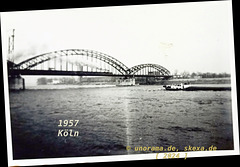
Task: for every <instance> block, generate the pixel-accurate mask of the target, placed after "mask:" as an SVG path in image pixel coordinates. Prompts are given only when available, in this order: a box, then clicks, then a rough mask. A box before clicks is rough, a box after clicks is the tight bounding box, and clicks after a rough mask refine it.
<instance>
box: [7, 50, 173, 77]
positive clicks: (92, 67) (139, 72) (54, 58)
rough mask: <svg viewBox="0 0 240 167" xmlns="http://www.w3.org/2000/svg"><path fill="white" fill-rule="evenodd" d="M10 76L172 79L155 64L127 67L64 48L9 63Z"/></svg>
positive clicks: (93, 53)
mask: <svg viewBox="0 0 240 167" xmlns="http://www.w3.org/2000/svg"><path fill="white" fill-rule="evenodd" d="M8 66H9V68H8V70H9V74H10V75H76V76H117V77H121V76H125V77H131V76H132V77H133V76H134V77H163V78H169V77H171V75H170V71H169V70H167V69H166V68H165V67H163V66H161V65H158V64H140V65H136V66H134V67H131V68H128V67H127V66H126V65H125V64H123V63H122V62H121V61H119V60H117V59H116V58H114V57H112V56H109V55H107V54H104V53H101V52H98V51H93V50H87V49H67V50H59V51H54V52H49V53H44V54H41V55H37V56H34V57H31V58H29V59H27V60H24V61H22V62H20V63H18V64H14V63H11V62H9V63H8Z"/></svg>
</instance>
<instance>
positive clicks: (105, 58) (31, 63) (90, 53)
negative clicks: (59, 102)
mask: <svg viewBox="0 0 240 167" xmlns="http://www.w3.org/2000/svg"><path fill="white" fill-rule="evenodd" d="M72 55H76V56H86V57H89V58H95V59H98V60H100V61H102V62H104V63H107V64H108V65H110V66H112V67H113V68H114V69H116V70H117V71H118V72H119V73H120V74H123V75H125V74H126V73H127V70H128V67H127V66H126V65H124V64H123V63H122V62H120V61H119V60H117V59H115V58H114V57H112V56H109V55H107V54H104V53H101V52H98V51H94V50H87V49H67V50H59V51H53V52H49V53H44V54H41V55H37V56H34V57H32V58H29V59H27V60H24V61H22V62H20V63H18V64H17V65H16V66H15V68H17V69H23V70H30V69H31V68H33V67H35V66H37V65H39V64H42V63H44V62H47V61H50V60H51V59H56V58H60V57H63V56H66V57H67V56H72Z"/></svg>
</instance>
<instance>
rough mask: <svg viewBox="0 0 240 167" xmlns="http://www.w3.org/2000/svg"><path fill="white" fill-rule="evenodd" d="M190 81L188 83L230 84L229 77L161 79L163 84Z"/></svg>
mask: <svg viewBox="0 0 240 167" xmlns="http://www.w3.org/2000/svg"><path fill="white" fill-rule="evenodd" d="M179 83H190V84H231V78H200V79H194V78H187V79H169V80H165V81H163V84H164V85H170V84H179Z"/></svg>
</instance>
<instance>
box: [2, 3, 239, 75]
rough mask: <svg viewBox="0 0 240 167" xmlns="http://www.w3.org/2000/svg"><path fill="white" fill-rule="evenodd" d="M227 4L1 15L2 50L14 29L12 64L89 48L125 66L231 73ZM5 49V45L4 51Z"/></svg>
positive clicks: (60, 10)
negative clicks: (68, 50) (151, 65)
mask: <svg viewBox="0 0 240 167" xmlns="http://www.w3.org/2000/svg"><path fill="white" fill-rule="evenodd" d="M232 21H233V20H232V11H231V1H215V2H213V1H210V2H188V3H172V4H170V3H169V4H152V5H135V6H116V7H95V8H78V9H59V10H38V11H18V12H4V13H1V22H2V23H1V26H2V27H1V29H2V42H3V49H4V48H5V49H4V50H3V52H4V54H3V55H5V56H6V52H7V41H8V34H10V32H11V30H12V29H15V45H14V47H15V50H14V61H15V63H19V62H21V61H23V60H25V59H27V58H30V57H33V56H36V55H38V54H42V53H46V52H51V51H56V50H62V49H90V50H95V51H99V52H102V53H105V54H108V55H110V56H112V57H114V58H116V59H118V60H119V61H121V62H122V63H124V64H125V65H126V66H128V67H132V66H135V65H138V64H144V63H154V64H160V65H162V66H163V67H165V68H167V69H168V70H170V72H171V73H174V72H175V71H178V72H183V71H188V72H215V73H221V72H227V73H230V72H231V60H232V59H233V58H234V57H233V56H234V55H233V53H234V52H233V50H234V44H233V28H232ZM4 46H5V47H4Z"/></svg>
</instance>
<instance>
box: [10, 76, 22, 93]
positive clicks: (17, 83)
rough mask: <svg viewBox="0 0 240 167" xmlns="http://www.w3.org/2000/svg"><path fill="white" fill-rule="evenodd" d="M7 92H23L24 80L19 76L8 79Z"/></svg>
mask: <svg viewBox="0 0 240 167" xmlns="http://www.w3.org/2000/svg"><path fill="white" fill-rule="evenodd" d="M8 85H9V90H25V80H24V78H22V77H21V76H20V75H18V76H10V77H8Z"/></svg>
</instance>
